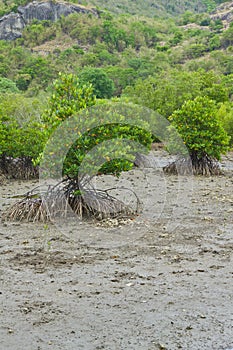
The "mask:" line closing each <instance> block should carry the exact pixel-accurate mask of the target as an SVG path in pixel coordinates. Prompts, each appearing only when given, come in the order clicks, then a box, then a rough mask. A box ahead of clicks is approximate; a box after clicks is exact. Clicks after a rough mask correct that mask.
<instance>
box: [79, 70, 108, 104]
mask: <svg viewBox="0 0 233 350" xmlns="http://www.w3.org/2000/svg"><path fill="white" fill-rule="evenodd" d="M79 80H80V83H81V84H84V85H85V84H91V85H92V87H93V93H94V95H95V96H96V97H97V98H111V97H112V96H113V92H114V83H113V80H112V79H110V78H109V77H108V75H107V73H106V72H105V71H104V70H103V69H101V68H91V67H87V68H84V69H83V70H82V71H81V73H80V74H79Z"/></svg>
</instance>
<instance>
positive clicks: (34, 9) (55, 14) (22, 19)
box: [0, 1, 98, 40]
mask: <svg viewBox="0 0 233 350" xmlns="http://www.w3.org/2000/svg"><path fill="white" fill-rule="evenodd" d="M72 13H92V14H93V15H96V16H97V15H98V13H97V10H95V9H91V8H86V7H85V6H82V5H76V4H70V3H67V2H54V1H42V2H39V1H33V2H31V3H29V4H27V5H26V6H19V7H18V12H17V13H13V12H11V13H10V14H8V15H5V16H3V17H2V18H0V40H15V39H17V38H20V37H21V36H22V31H23V29H24V27H25V26H26V25H27V24H30V23H31V22H32V21H33V20H34V19H37V20H39V21H43V20H48V21H52V22H55V21H57V20H58V19H59V18H61V16H64V17H66V16H69V15H70V14H72Z"/></svg>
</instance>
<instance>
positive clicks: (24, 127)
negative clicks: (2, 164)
mask: <svg viewBox="0 0 233 350" xmlns="http://www.w3.org/2000/svg"><path fill="white" fill-rule="evenodd" d="M2 97H3V96H2ZM41 99H42V97H41ZM42 104H43V102H42V101H40V100H38V99H30V98H25V97H23V96H21V95H18V94H17V95H15V94H10V95H8V94H4V98H1V102H0V125H1V127H0V131H1V132H0V156H1V157H12V158H18V157H21V158H31V159H35V158H37V157H38V155H39V154H40V153H41V152H42V150H43V146H44V142H45V133H44V130H43V127H42V123H41V121H40V118H39V115H40V112H41V110H42Z"/></svg>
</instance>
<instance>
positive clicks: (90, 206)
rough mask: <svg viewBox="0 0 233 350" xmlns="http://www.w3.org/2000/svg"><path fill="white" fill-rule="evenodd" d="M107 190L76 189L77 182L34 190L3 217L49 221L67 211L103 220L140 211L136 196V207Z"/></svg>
mask: <svg viewBox="0 0 233 350" xmlns="http://www.w3.org/2000/svg"><path fill="white" fill-rule="evenodd" d="M111 190H113V189H109V190H97V189H94V188H90V189H88V190H86V189H85V190H82V191H81V190H80V189H79V187H78V182H76V181H71V180H67V181H63V182H62V183H60V184H58V185H56V186H53V187H51V188H50V189H48V190H47V191H46V192H45V193H42V194H41V193H39V192H38V188H36V189H34V190H32V191H30V192H28V193H26V194H25V195H23V196H21V199H20V200H19V201H17V202H16V203H14V204H13V205H12V206H11V207H10V208H8V209H7V210H6V211H5V213H4V215H3V218H4V219H5V220H10V221H15V220H19V221H33V222H36V221H40V222H46V221H53V220H54V219H55V218H56V217H69V215H70V212H73V213H75V214H77V216H78V217H80V218H83V217H91V218H95V219H98V220H103V219H106V218H120V217H132V216H135V215H137V214H138V212H139V211H140V208H141V204H140V201H139V199H138V197H137V196H136V194H135V197H136V208H134V209H133V208H132V207H130V206H128V205H126V204H124V203H123V202H122V201H121V200H119V199H117V198H116V197H114V196H112V195H111V194H110V193H109V192H111ZM71 209H72V210H71Z"/></svg>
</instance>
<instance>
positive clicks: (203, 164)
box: [169, 97, 229, 174]
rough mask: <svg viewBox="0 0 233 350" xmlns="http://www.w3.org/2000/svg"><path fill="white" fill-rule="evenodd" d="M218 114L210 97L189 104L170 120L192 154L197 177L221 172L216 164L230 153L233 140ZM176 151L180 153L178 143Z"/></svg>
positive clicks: (175, 144)
mask: <svg viewBox="0 0 233 350" xmlns="http://www.w3.org/2000/svg"><path fill="white" fill-rule="evenodd" d="M217 111H218V109H217V105H216V103H215V102H214V101H212V100H210V99H209V98H208V97H197V98H195V99H194V100H193V101H187V102H185V103H184V105H183V106H182V107H181V109H179V110H177V111H175V112H174V113H173V114H172V115H171V117H170V118H169V120H170V121H171V122H172V125H173V126H174V127H175V128H176V130H177V131H178V133H179V135H180V136H181V138H182V139H183V142H184V144H185V145H186V147H187V150H188V151H189V154H190V158H191V162H192V167H193V169H194V172H195V173H196V174H209V173H210V174H212V173H214V172H215V170H216V169H217V168H216V165H215V164H214V162H215V161H216V160H220V158H221V154H222V153H225V152H226V151H227V150H228V144H229V137H228V136H227V134H226V132H225V130H224V129H223V126H222V124H221V123H220V121H219V118H218V115H217ZM172 147H173V149H174V148H176V147H177V150H179V144H177V143H176V142H175V141H174V143H173V144H172ZM217 172H218V170H217Z"/></svg>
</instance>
